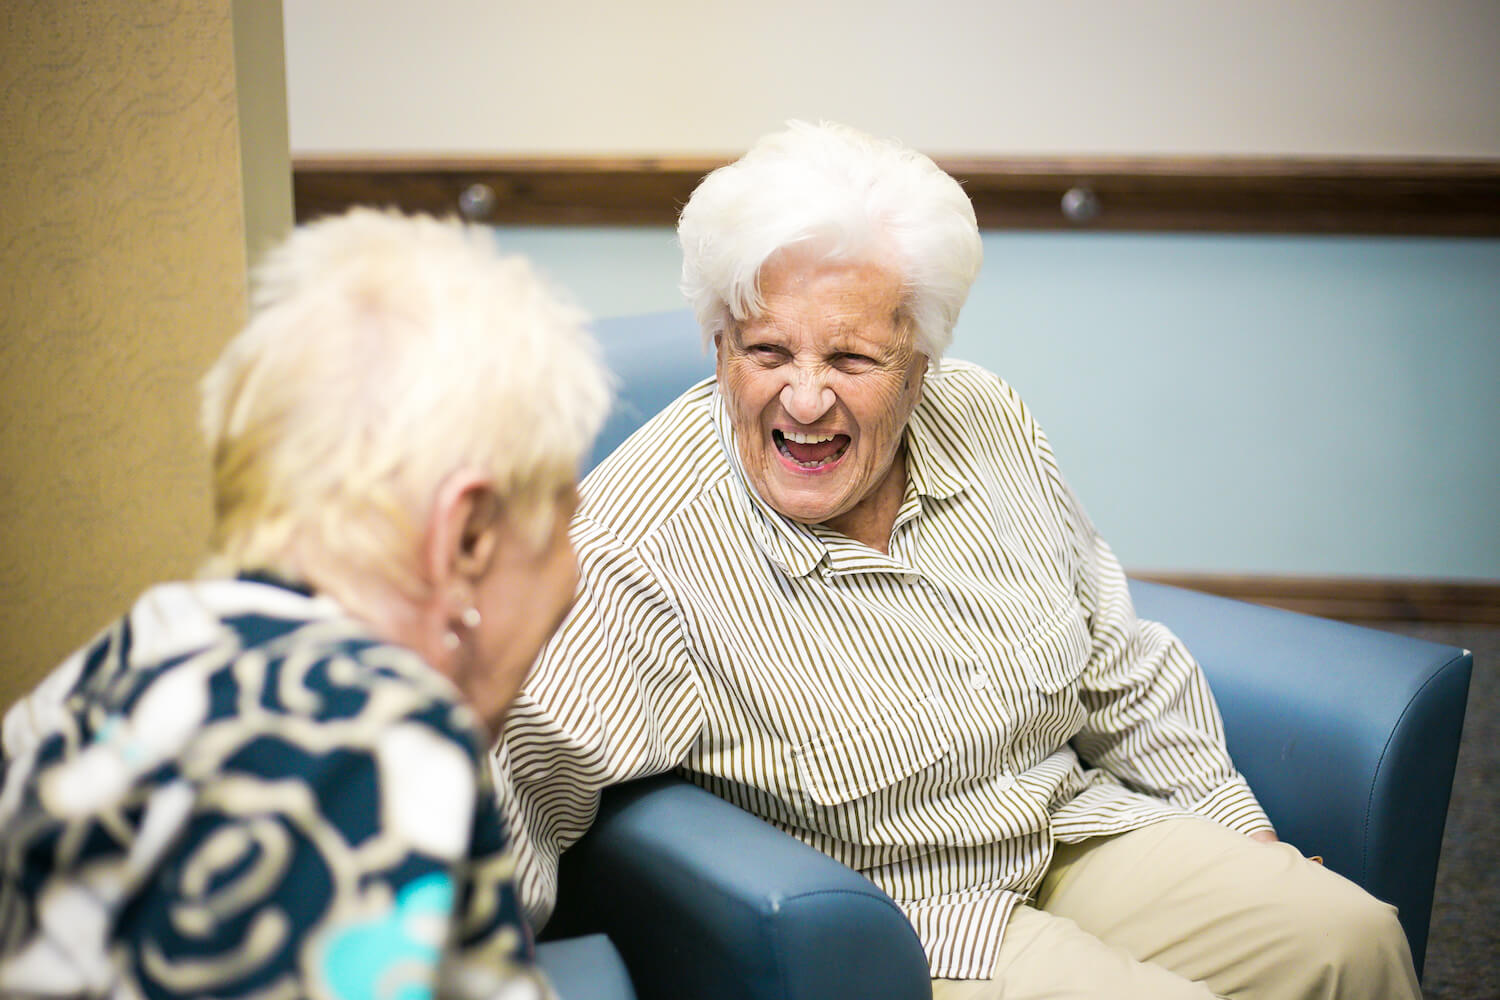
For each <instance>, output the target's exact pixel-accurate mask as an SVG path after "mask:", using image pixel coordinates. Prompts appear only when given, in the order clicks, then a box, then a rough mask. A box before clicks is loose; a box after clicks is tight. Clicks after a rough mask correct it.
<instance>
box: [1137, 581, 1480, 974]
mask: <svg viewBox="0 0 1500 1000" xmlns="http://www.w3.org/2000/svg"><path fill="white" fill-rule="evenodd" d="M1131 593H1132V595H1133V596H1134V598H1135V603H1136V611H1137V612H1138V613H1139V614H1140V615H1141V617H1143V618H1150V619H1154V620H1156V621H1160V622H1164V623H1166V624H1167V625H1168V626H1170V627H1171V629H1172V630H1173V631H1174V632H1176V633H1177V634H1178V635H1179V636H1180V637H1181V638H1182V640H1183V641H1184V642H1185V643H1186V644H1187V647H1188V649H1190V650H1192V652H1193V654H1194V655H1195V656H1196V657H1197V658H1198V662H1199V663H1201V664H1202V665H1203V670H1204V673H1206V674H1207V675H1208V681H1209V685H1210V686H1211V687H1212V688H1213V691H1214V696H1215V698H1217V700H1218V702H1219V711H1220V713H1221V714H1222V715H1223V717H1224V729H1225V733H1226V735H1227V738H1228V741H1229V751H1230V754H1231V755H1232V756H1233V757H1234V761H1235V764H1236V766H1238V767H1239V769H1240V771H1241V772H1242V773H1243V774H1244V775H1245V777H1246V778H1247V779H1248V780H1249V782H1250V787H1251V788H1253V789H1255V792H1256V795H1257V796H1258V797H1259V798H1260V801H1261V804H1262V805H1263V806H1265V809H1266V812H1267V813H1268V814H1269V815H1270V817H1271V822H1272V823H1273V824H1275V826H1276V830H1277V832H1278V833H1279V834H1280V836H1281V837H1282V839H1283V840H1287V841H1290V842H1291V843H1293V844H1296V845H1297V846H1298V847H1299V848H1301V849H1302V852H1303V853H1304V854H1317V855H1321V856H1322V857H1323V859H1324V861H1325V863H1326V864H1327V865H1328V867H1330V868H1332V869H1333V870H1334V871H1336V872H1338V873H1339V874H1341V875H1344V876H1345V877H1347V878H1350V879H1352V880H1354V881H1355V882H1358V883H1359V884H1360V885H1362V886H1364V887H1365V888H1366V889H1368V890H1369V891H1370V893H1371V894H1372V895H1375V896H1377V897H1379V898H1380V899H1383V900H1385V901H1387V902H1389V903H1394V904H1395V905H1396V907H1397V908H1398V909H1399V910H1400V913H1401V925H1402V927H1404V928H1405V929H1406V938H1407V940H1408V941H1409V942H1410V943H1411V950H1412V955H1413V957H1414V958H1415V959H1416V963H1417V970H1418V972H1419V973H1420V971H1421V968H1422V959H1423V956H1424V955H1425V954H1426V949H1427V923H1428V918H1429V917H1430V916H1431V912H1432V887H1433V883H1434V881H1435V880H1436V878H1437V863H1438V849H1439V847H1440V846H1441V845H1442V841H1443V822H1444V820H1445V819H1446V818H1447V815H1448V794H1449V792H1450V791H1452V789H1453V770H1454V766H1455V765H1456V763H1457V761H1458V739H1459V735H1460V732H1461V730H1462V729H1463V719H1464V707H1465V705H1466V703H1467V701H1468V693H1469V674H1470V672H1471V671H1472V669H1473V666H1474V657H1473V656H1472V655H1471V654H1470V653H1468V652H1466V651H1464V650H1461V649H1455V648H1453V647H1451V646H1442V645H1438V644H1436V643H1431V642H1423V641H1421V640H1419V639H1411V638H1408V637H1406V636H1401V635H1393V634H1391V633H1389V632H1378V631H1376V630H1374V629H1366V628H1358V627H1356V626H1353V625H1347V624H1344V623H1341V622H1334V621H1328V620H1326V619H1321V618H1310V617H1308V616H1306V615H1296V614H1292V613H1291V612H1289V611H1278V610H1276V609H1274V608H1262V607H1256V606H1255V605H1250V604H1244V603H1242V602H1239V601H1230V600H1225V599H1224V598H1221V597H1211V596H1209V595H1207V594H1198V593H1194V592H1192V591H1188V590H1180V589H1177V588H1174V587H1163V586H1160V585H1157V584H1149V583H1143V582H1140V581H1133V582H1132V583H1131Z"/></svg>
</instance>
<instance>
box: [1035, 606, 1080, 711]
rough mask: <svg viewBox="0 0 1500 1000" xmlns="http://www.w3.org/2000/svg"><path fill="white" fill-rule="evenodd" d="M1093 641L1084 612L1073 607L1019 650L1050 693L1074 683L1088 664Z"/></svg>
mask: <svg viewBox="0 0 1500 1000" xmlns="http://www.w3.org/2000/svg"><path fill="white" fill-rule="evenodd" d="M1091 648H1092V643H1091V641H1090V638H1089V627H1088V621H1087V620H1086V619H1085V618H1084V617H1083V612H1082V611H1080V610H1079V609H1078V608H1076V607H1070V608H1067V609H1066V610H1064V611H1063V612H1062V613H1061V614H1059V615H1057V616H1056V617H1054V618H1053V619H1052V621H1051V622H1050V623H1049V624H1048V625H1046V626H1044V627H1043V628H1042V629H1041V630H1040V631H1039V632H1038V633H1037V634H1036V635H1034V636H1032V638H1031V641H1030V642H1029V643H1028V644H1027V645H1026V646H1025V647H1024V648H1022V649H1021V650H1019V651H1018V653H1019V655H1020V657H1021V659H1022V660H1023V661H1024V662H1025V664H1026V667H1027V673H1028V674H1029V675H1030V676H1031V679H1032V682H1033V683H1034V684H1036V686H1037V687H1039V688H1041V689H1042V690H1043V691H1046V692H1047V693H1049V694H1056V693H1057V692H1059V691H1062V690H1064V689H1066V688H1070V687H1072V686H1073V685H1074V684H1076V683H1077V682H1078V678H1079V677H1080V676H1082V674H1083V669H1084V667H1085V666H1087V665H1088V661H1089V652H1090V650H1091Z"/></svg>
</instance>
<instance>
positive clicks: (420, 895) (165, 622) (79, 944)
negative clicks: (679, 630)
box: [0, 210, 609, 998]
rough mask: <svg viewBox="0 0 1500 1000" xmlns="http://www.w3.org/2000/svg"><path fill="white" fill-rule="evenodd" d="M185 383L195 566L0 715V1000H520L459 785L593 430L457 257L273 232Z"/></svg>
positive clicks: (522, 943) (600, 401)
mask: <svg viewBox="0 0 1500 1000" xmlns="http://www.w3.org/2000/svg"><path fill="white" fill-rule="evenodd" d="M256 279H257V280H256V290H255V294H254V299H253V308H252V316H251V319H250V321H249V323H248V325H247V326H246V327H245V328H244V330H243V331H242V332H241V333H240V334H239V335H238V336H237V337H235V338H234V340H233V341H232V342H231V343H230V344H229V345H228V347H227V348H226V349H225V350H224V352H223V354H222V356H221V357H220V358H219V360H218V362H217V363H216V364H215V365H214V366H213V368H212V370H211V371H210V372H209V373H208V375H207V377H206V378H205V379H204V381H203V426H204V430H205V434H206V437H207V441H208V445H209V450H210V452H211V455H212V462H213V486H214V490H213V493H214V529H213V538H212V543H211V549H212V558H211V560H210V563H209V567H208V570H207V572H206V574H205V576H204V577H203V578H202V579H200V580H197V581H194V582H184V583H169V584H163V585H159V586H156V587H153V588H151V589H150V590H148V591H147V592H146V593H145V594H143V595H142V596H141V597H140V599H139V600H138V601H137V602H136V604H135V605H134V607H133V608H132V609H131V611H130V612H129V613H128V614H127V615H125V616H124V617H123V618H122V619H121V620H120V621H118V622H117V623H116V624H114V625H113V626H111V627H110V628H109V629H107V630H105V631H104V632H103V633H102V634H101V635H100V637H99V638H98V639H96V640H95V641H94V642H93V643H91V644H90V645H88V646H87V647H85V648H84V649H82V650H80V651H79V652H78V653H76V654H75V655H74V656H73V657H71V658H70V659H68V660H67V661H66V662H65V663H64V664H63V665H62V666H60V667H59V668H58V669H57V670H56V671H54V672H53V673H52V674H51V675H50V676H49V677H48V678H47V679H46V680H45V681H44V682H43V684H42V685H41V687H40V688H39V689H38V690H37V691H36V692H34V693H33V694H32V695H31V696H30V697H28V698H27V699H26V700H24V701H23V702H21V703H20V704H18V705H17V706H16V707H15V708H13V709H12V710H11V711H10V713H8V715H7V716H6V719H5V728H4V750H5V770H4V784H3V791H0V844H3V847H0V994H4V995H5V996H17V995H25V996H32V995H38V996H106V995H107V996H125V995H129V996H153V997H163V996H183V997H186V996H203V995H214V996H231V995H233V996H249V995H254V996H273V995H275V996H298V997H302V996H308V997H353V996H373V995H375V992H374V991H375V989H376V987H377V986H378V987H379V990H380V991H381V993H382V995H385V993H390V995H395V993H396V992H401V993H402V994H403V995H406V994H407V993H408V992H409V993H410V995H422V996H431V995H433V994H434V993H435V992H438V991H441V992H443V993H444V994H445V995H448V994H452V995H455V996H465V995H474V996H484V997H494V996H498V995H500V993H501V991H502V990H504V989H509V990H511V992H505V993H504V995H505V996H507V997H516V998H521V997H526V996H541V995H544V994H545V993H546V992H547V988H546V985H545V983H544V981H543V980H542V978H541V977H540V975H539V974H538V973H537V972H536V970H535V968H534V966H533V964H532V960H531V944H530V932H529V931H528V930H527V928H526V926H525V925H524V923H523V922H522V921H521V919H520V916H519V913H518V912H517V910H516V901H515V894H514V890H513V888H512V885H511V882H510V871H511V868H512V864H513V862H512V861H511V858H510V854H509V850H508V846H507V843H506V835H505V829H504V824H503V821H502V819H501V818H500V816H499V814H498V812H497V811H496V809H495V804H494V800H493V796H492V795H491V794H490V793H489V791H488V784H487V781H486V780H484V779H483V778H482V775H483V773H484V772H483V770H482V769H481V768H480V767H479V761H480V760H481V755H482V754H483V752H484V749H485V747H486V746H488V745H489V743H490V742H491V741H492V740H493V739H494V738H495V736H496V734H497V733H498V731H499V728H500V725H501V722H502V720H503V719H504V716H505V712H506V709H507V707H508V705H509V703H510V701H511V699H512V697H513V696H514V694H515V691H516V689H517V688H518V687H519V685H520V683H521V681H522V679H523V678H524V677H525V675H526V672H527V670H528V669H529V667H530V665H531V663H532V661H533V660H534V658H535V656H536V653H537V651H538V649H539V648H540V647H541V644H542V643H543V642H544V641H545V640H546V638H547V637H548V636H549V635H550V634H551V632H552V630H553V629H554V628H555V627H556V625H557V623H558V622H559V621H560V620H561V619H562V617H563V615H564V614H565V613H566V611H567V609H568V608H569V607H570V606H571V604H572V601H573V597H574V590H575V586H576V582H577V562H576V559H575V557H574V555H573V551H572V548H571V546H570V544H569V541H568V535H567V527H568V522H569V518H570V516H571V514H572V512H573V509H574V505H575V502H576V494H575V483H576V477H577V469H578V466H579V462H580V461H581V459H582V457H583V456H584V455H585V454H586V452H587V450H588V448H589V446H590V444H591V442H592V440H593V437H594V435H595V433H596V432H597V430H598V428H599V426H600V423H601V422H602V419H603V416H604V413H605V410H606V409H607V406H608V400H609V390H608V383H607V375H606V373H605V371H604V370H603V368H602V367H601V365H600V362H599V361H598V359H597V356H596V349H595V345H594V344H593V341H592V340H591V338H590V337H589V335H588V333H587V331H586V327H585V318H584V316H583V314H582V313H581V312H580V311H579V310H578V309H577V308H575V307H573V306H570V305H567V304H565V303H564V302H562V301H561V300H560V299H559V298H558V297H557V296H556V295H555V294H554V293H553V292H552V291H551V290H549V289H548V288H547V287H546V286H545V285H544V283H543V282H542V281H541V280H540V279H539V277H538V276H537V275H536V273H535V272H534V271H533V270H532V268H531V267H530V266H529V265H528V263H527V262H526V261H525V260H524V259H522V258H519V257H514V256H506V255H504V254H502V253H500V251H499V250H498V249H497V247H496V246H495V243H494V239H493V236H492V234H491V233H490V232H489V231H488V230H485V229H482V228H479V227H468V226H463V225H459V224H456V223H447V222H439V221H436V220H433V219H429V218H421V217H410V218H408V217H403V216H400V215H397V214H394V213H382V212H375V211H370V210H356V211H354V212H351V213H349V214H348V215H346V216H343V217H339V218H332V219H324V220H320V221H317V222H314V223H312V224H310V225H307V226H305V227H303V228H301V229H299V230H297V231H296V232H294V233H293V234H292V236H291V237H290V238H289V239H288V240H287V241H286V242H285V243H284V244H283V245H282V246H280V247H279V248H277V249H276V250H275V251H273V252H272V253H271V254H270V255H269V257H268V259H267V260H266V261H265V263H264V264H263V266H262V267H261V268H260V269H259V270H258V272H257V275H256Z"/></svg>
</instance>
